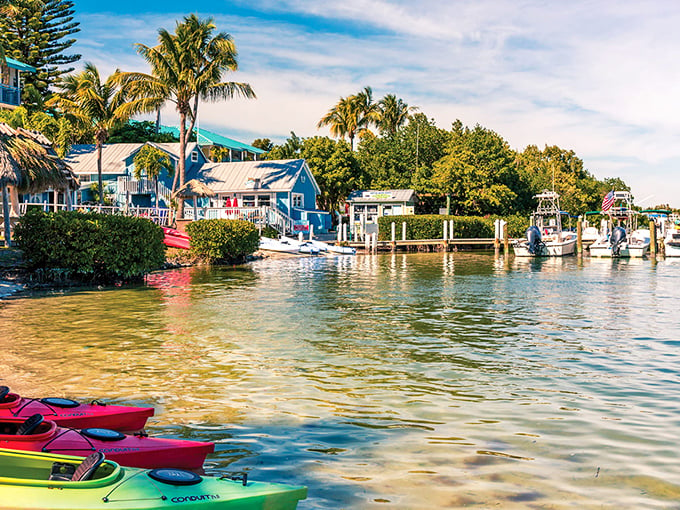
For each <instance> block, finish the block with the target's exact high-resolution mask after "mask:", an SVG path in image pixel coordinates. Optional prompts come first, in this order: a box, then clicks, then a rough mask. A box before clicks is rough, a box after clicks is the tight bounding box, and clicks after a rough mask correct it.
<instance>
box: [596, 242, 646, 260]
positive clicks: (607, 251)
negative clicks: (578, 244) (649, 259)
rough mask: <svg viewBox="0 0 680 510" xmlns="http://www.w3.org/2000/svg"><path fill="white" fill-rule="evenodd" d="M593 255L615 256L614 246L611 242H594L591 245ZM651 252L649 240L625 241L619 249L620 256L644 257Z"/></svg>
mask: <svg viewBox="0 0 680 510" xmlns="http://www.w3.org/2000/svg"><path fill="white" fill-rule="evenodd" d="M589 249H590V256H591V257H610V258H611V257H613V255H612V247H611V245H610V244H609V243H607V244H604V243H597V242H596V243H593V244H591V245H590V248H589ZM647 253H649V242H647V243H645V244H636V245H631V244H627V243H624V244H623V246H621V249H620V250H619V254H618V257H621V258H642V257H644V256H645V255H647Z"/></svg>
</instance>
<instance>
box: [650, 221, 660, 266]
mask: <svg viewBox="0 0 680 510" xmlns="http://www.w3.org/2000/svg"><path fill="white" fill-rule="evenodd" d="M657 250H658V247H657V244H656V222H655V221H654V220H649V254H650V255H651V256H652V257H653V258H656V252H657Z"/></svg>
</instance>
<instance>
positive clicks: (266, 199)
mask: <svg viewBox="0 0 680 510" xmlns="http://www.w3.org/2000/svg"><path fill="white" fill-rule="evenodd" d="M257 205H258V206H260V207H263V206H267V207H269V206H270V205H271V196H270V195H258V196H257Z"/></svg>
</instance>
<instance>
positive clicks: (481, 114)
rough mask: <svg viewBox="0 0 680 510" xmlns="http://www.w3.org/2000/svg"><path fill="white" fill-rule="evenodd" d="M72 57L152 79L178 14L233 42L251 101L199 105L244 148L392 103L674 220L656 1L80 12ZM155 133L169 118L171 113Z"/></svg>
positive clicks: (672, 138)
mask: <svg viewBox="0 0 680 510" xmlns="http://www.w3.org/2000/svg"><path fill="white" fill-rule="evenodd" d="M75 9H76V19H77V21H79V22H80V29H81V31H80V33H78V34H77V35H76V38H77V40H78V42H77V43H76V45H75V46H74V47H73V48H72V49H73V50H74V51H75V52H77V53H80V54H82V60H81V63H82V62H93V63H95V64H96V65H97V66H98V67H99V69H100V71H101V72H102V73H104V74H107V75H108V73H110V72H113V71H114V70H115V69H116V68H120V69H121V70H124V71H135V70H137V71H147V70H148V68H147V67H146V64H145V62H144V61H143V60H142V58H141V57H140V56H139V55H138V54H137V52H136V49H135V46H134V44H135V43H143V44H146V45H149V46H153V45H155V44H156V42H157V31H158V29H159V28H165V29H167V30H169V31H173V30H174V27H175V23H176V21H177V20H180V19H181V18H182V17H184V16H186V15H187V14H189V13H197V14H198V15H199V16H201V17H208V16H210V17H213V18H214V21H215V23H216V25H217V28H218V30H219V31H224V32H227V33H229V34H231V35H232V36H233V38H234V40H235V42H236V46H237V49H238V52H239V56H238V62H239V69H238V71H236V72H233V73H229V74H228V75H226V76H225V79H226V80H229V81H238V82H246V83H249V84H250V85H251V86H252V88H253V89H254V91H255V93H256V95H257V99H255V100H245V99H235V100H232V101H227V102H222V103H218V104H209V103H201V105H200V107H199V124H200V127H202V128H206V129H210V130H213V131H216V132H218V133H220V134H223V135H225V136H229V137H232V138H236V139H238V140H241V141H243V142H246V143H250V142H252V141H253V140H254V139H255V138H270V139H271V140H272V141H274V142H275V143H280V142H282V141H283V140H285V139H286V138H287V137H288V136H289V134H290V132H291V131H294V132H295V133H296V134H297V135H298V136H302V137H307V136H315V135H328V134H329V132H328V130H327V129H326V128H322V129H318V128H317V127H316V126H317V123H318V121H319V119H320V118H321V117H322V116H323V115H324V114H325V113H326V112H327V111H328V110H329V109H330V108H331V107H332V106H333V105H334V104H335V103H337V101H338V100H339V99H340V98H341V97H345V96H348V95H351V94H355V93H357V92H359V91H360V90H361V89H362V88H363V87H365V86H370V87H371V88H372V89H373V94H374V98H376V99H379V98H380V97H382V96H384V95H385V94H396V95H397V96H398V97H400V98H402V99H403V100H404V101H406V102H407V103H408V104H409V105H412V106H417V107H418V108H419V109H420V111H421V112H423V113H425V114H426V115H427V116H428V117H430V118H432V119H434V120H435V122H436V124H437V125H438V126H439V127H441V128H444V129H449V128H450V127H451V124H452V123H453V122H454V121H455V120H456V119H460V120H461V121H462V122H463V124H465V125H468V126H471V127H472V126H474V125H476V124H480V125H481V126H484V127H485V128H488V129H491V130H493V131H495V132H497V133H498V134H500V135H501V136H502V137H503V138H504V139H505V140H507V141H508V143H509V144H510V146H511V147H512V148H513V149H515V150H518V151H521V150H523V149H524V148H525V147H526V146H527V145H536V146H538V147H539V148H543V147H544V146H545V145H557V146H559V147H561V148H563V149H567V150H573V151H574V152H575V153H576V154H577V156H578V157H580V158H581V159H582V160H583V161H584V166H585V167H586V168H587V169H588V170H589V171H590V172H591V173H592V174H593V175H595V176H596V177H597V178H598V179H603V178H606V177H620V178H622V179H623V180H624V181H625V182H626V183H628V184H629V185H630V186H631V187H632V191H633V195H634V197H635V199H636V204H637V205H641V206H643V207H651V206H654V205H659V204H670V205H671V206H673V207H680V172H678V171H677V168H680V87H679V85H680V58H678V57H679V56H680V55H679V53H680V29H678V27H680V3H676V2H669V1H667V0H657V1H654V0H652V1H645V2H640V1H628V0H618V1H614V0H600V1H585V0H570V1H568V2H565V1H558V0H554V1H551V0H548V1H546V0H543V1H533V0H514V1H510V0H505V1H501V0H462V1H461V0H418V1H413V0H389V1H388V0H342V1H338V0H336V1H327V0H210V1H205V0H194V1H193V2H182V3H180V2H178V1H176V0H165V1H159V0H147V1H145V2H132V1H131V0H119V1H116V2H99V1H94V0H75ZM162 115H163V123H164V124H172V123H173V122H176V120H177V117H176V115H175V113H174V112H173V110H172V108H171V107H168V108H166V109H165V110H164V111H163V114H162Z"/></svg>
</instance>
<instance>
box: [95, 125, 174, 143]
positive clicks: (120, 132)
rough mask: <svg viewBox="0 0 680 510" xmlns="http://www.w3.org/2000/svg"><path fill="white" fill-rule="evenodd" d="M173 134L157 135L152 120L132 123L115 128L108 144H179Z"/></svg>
mask: <svg viewBox="0 0 680 510" xmlns="http://www.w3.org/2000/svg"><path fill="white" fill-rule="evenodd" d="M178 141H179V138H177V137H176V136H175V135H173V134H172V133H156V123H155V122H152V121H150V120H144V121H135V120H133V121H130V122H127V123H125V124H122V125H121V126H118V127H115V128H113V129H112V130H111V133H110V134H109V139H108V143H145V142H156V143H173V142H178Z"/></svg>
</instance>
